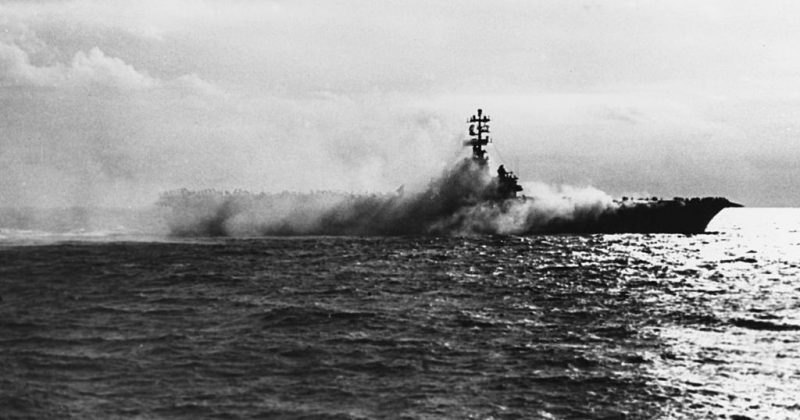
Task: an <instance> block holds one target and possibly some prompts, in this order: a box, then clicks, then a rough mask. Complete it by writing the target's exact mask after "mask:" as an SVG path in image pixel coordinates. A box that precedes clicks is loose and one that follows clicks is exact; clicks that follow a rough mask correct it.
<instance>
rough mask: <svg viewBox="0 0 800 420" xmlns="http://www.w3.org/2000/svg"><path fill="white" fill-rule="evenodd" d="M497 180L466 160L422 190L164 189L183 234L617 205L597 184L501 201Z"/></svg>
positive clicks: (283, 230) (533, 224)
mask: <svg viewBox="0 0 800 420" xmlns="http://www.w3.org/2000/svg"><path fill="white" fill-rule="evenodd" d="M496 182H497V181H496V178H493V177H491V176H490V175H489V174H488V173H487V171H486V168H484V167H481V166H479V165H477V164H476V163H474V162H473V161H472V160H470V159H464V160H462V161H461V162H460V163H458V164H457V165H456V166H455V167H453V168H451V169H449V170H446V171H445V172H444V173H443V174H442V175H441V176H440V177H439V178H437V179H435V180H433V181H431V183H430V184H429V185H428V186H427V188H424V189H423V190H421V191H417V192H410V193H402V192H400V193H398V194H373V195H353V194H342V193H332V192H317V193H308V194H298V193H280V194H264V193H262V194H251V193H247V192H241V191H236V192H233V193H227V192H219V191H214V190H207V191H188V190H178V191H172V192H169V193H166V194H163V195H162V196H161V198H160V200H159V204H160V205H162V206H165V207H167V208H168V209H170V214H169V215H168V218H167V219H168V220H167V223H168V226H169V229H170V231H171V233H172V234H173V235H177V236H238V237H241V236H261V235H421V234H435V235H450V234H456V235H468V234H475V233H479V234H526V233H536V232H548V231H557V230H558V228H559V227H561V226H564V225H565V224H569V223H575V222H576V221H578V222H580V221H581V220H587V221H588V220H594V219H596V218H597V217H598V216H599V215H600V214H602V213H603V212H606V211H608V210H609V209H611V208H613V207H614V206H616V204H614V202H613V201H612V200H611V199H610V198H609V197H608V196H607V195H605V194H604V193H602V192H599V191H597V190H592V189H584V190H579V189H572V190H561V191H557V190H554V189H552V188H539V189H538V191H537V192H536V193H537V196H535V197H526V198H519V199H506V200H502V199H499V198H498V196H497V184H496Z"/></svg>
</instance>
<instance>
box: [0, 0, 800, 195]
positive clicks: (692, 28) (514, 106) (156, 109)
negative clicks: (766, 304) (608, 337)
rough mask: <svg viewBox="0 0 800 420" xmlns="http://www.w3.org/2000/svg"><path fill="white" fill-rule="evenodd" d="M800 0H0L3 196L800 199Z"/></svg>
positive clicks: (0, 185)
mask: <svg viewBox="0 0 800 420" xmlns="http://www.w3.org/2000/svg"><path fill="white" fill-rule="evenodd" d="M798 17H800V3H798V2H796V1H771V2H766V3H765V2H761V1H735V0H725V1H703V2H697V1H647V0H643V1H589V0H586V1H581V0H573V1H563V0H543V1H522V0H519V1H497V2H494V1H493V2H489V1H485V0H481V1H472V0H466V1H463V0H462V1H416V0H411V1H402V2H400V1H397V2H388V1H386V2H374V1H356V0H347V1H305V0H293V1H284V0H277V1H247V0H234V1H200V0H145V1H137V2H130V1H117V0H103V1H88V0H76V1H71V0H53V1H48V0H39V1H24V2H23V1H2V0H0V207H19V206H36V207H64V206H104V207H138V206H147V205H150V204H152V203H154V202H155V201H156V200H157V198H158V195H159V194H160V193H161V192H163V191H167V190H171V189H176V188H184V187H185V188H190V189H204V188H217V189H230V190H233V189H237V188H239V189H246V190H251V191H275V192H278V191H284V190H288V191H301V192H308V191H314V190H336V191H353V192H384V191H394V190H395V189H397V188H398V187H399V186H400V185H406V186H408V185H423V184H425V183H426V182H428V181H429V180H430V179H431V178H433V177H435V176H437V175H438V174H439V173H441V171H442V170H443V169H444V168H445V167H446V166H447V165H451V164H452V163H454V162H455V161H457V160H458V159H459V158H460V157H463V156H466V155H467V151H466V150H464V149H463V148H462V147H461V141H462V140H463V139H465V138H466V128H467V126H466V124H465V121H466V119H467V118H468V117H469V116H470V115H471V114H472V113H473V112H474V111H475V109H477V108H479V107H480V108H483V109H484V110H485V112H486V113H488V114H489V115H490V116H491V117H492V119H493V123H492V125H491V128H492V133H493V140H494V142H493V144H492V145H491V146H490V150H489V152H490V157H491V159H492V163H493V164H500V163H502V164H505V166H506V167H507V168H510V169H513V170H515V171H516V173H517V174H518V175H519V177H520V180H521V181H522V182H523V184H524V183H541V182H544V183H548V184H553V185H562V184H563V185H571V186H577V187H586V186H591V187H594V188H598V189H600V190H603V191H605V192H607V193H609V194H611V195H613V196H622V195H646V196H653V195H656V196H663V197H672V196H709V195H710V196H725V197H728V198H729V199H731V200H734V201H737V202H740V203H743V204H745V205H748V206H800V187H798V183H797V180H798V179H800V164H798V162H800V141H797V138H798V135H800V25H798V24H797V19H798Z"/></svg>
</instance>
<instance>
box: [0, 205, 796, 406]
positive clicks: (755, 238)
mask: <svg viewBox="0 0 800 420" xmlns="http://www.w3.org/2000/svg"><path fill="white" fill-rule="evenodd" d="M709 231H711V232H712V233H709V234H703V235H693V236H685V235H587V236H574V235H553V236H531V237H514V236H507V237H498V236H477V237H441V238H438V237H304V238H278V237H274V238H246V239H203V238H199V239H192V240H181V239H171V238H163V237H156V236H147V235H140V234H135V233H131V232H125V231H124V229H123V230H119V231H113V232H71V233H59V234H50V233H48V232H33V231H14V230H11V229H5V230H2V231H0V371H1V372H2V375H0V417H1V418H31V419H45V418H57V419H61V418H77V419H87V418H97V419H107V418H145V419H147V418H180V419H194V418H232V419H236V418H340V419H368V418H408V419H417V418H420V419H438V418H442V419H449V418H456V419H460V418H476V419H484V418H487V419H488V418H495V419H500V418H525V419H527V418H542V419H562V418H563V419H584V418H588V419H638V418H646V419H650V418H669V419H673V418H677V419H682V418H685V419H705V418H714V419H717V418H727V419H739V420H742V419H747V418H752V419H794V418H800V210H799V209H747V208H745V209H727V210H724V211H723V212H722V213H720V215H718V216H717V218H716V219H714V221H712V224H711V225H710V226H709Z"/></svg>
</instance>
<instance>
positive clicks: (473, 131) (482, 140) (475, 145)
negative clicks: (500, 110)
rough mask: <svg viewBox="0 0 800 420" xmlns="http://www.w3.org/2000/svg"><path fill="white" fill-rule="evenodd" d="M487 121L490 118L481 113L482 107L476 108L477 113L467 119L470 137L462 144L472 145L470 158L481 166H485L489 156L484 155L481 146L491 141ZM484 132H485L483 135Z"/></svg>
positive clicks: (484, 152)
mask: <svg viewBox="0 0 800 420" xmlns="http://www.w3.org/2000/svg"><path fill="white" fill-rule="evenodd" d="M489 121H491V119H490V118H489V116H488V115H483V110H482V109H478V113H477V115H473V116H472V118H470V119H469V120H467V122H468V123H470V126H469V135H470V136H472V137H470V139H469V140H465V141H464V146H472V160H474V161H475V162H476V163H477V164H479V165H481V166H486V165H487V164H488V163H489V157H488V156H486V150H484V149H483V146H486V145H487V144H489V142H491V139H490V138H489V135H488V134H489V125H488V123H489ZM484 134H486V136H485V137H484Z"/></svg>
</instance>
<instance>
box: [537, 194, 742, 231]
mask: <svg viewBox="0 0 800 420" xmlns="http://www.w3.org/2000/svg"><path fill="white" fill-rule="evenodd" d="M728 207H741V205H740V204H736V203H733V202H731V201H728V200H727V199H725V198H719V197H706V198H692V199H688V200H684V199H679V200H658V201H644V202H622V203H619V206H618V207H614V208H611V209H608V210H607V211H604V212H601V213H599V214H598V215H597V216H596V217H594V218H586V219H583V220H580V221H575V220H569V221H567V220H565V221H563V223H555V224H553V225H551V226H550V227H549V228H548V229H546V230H545V231H540V232H538V233H682V234H696V233H704V232H705V230H706V227H707V226H708V224H709V222H711V219H713V218H714V216H716V215H717V214H718V213H719V212H720V211H722V209H724V208H728ZM531 233H537V232H531Z"/></svg>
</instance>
